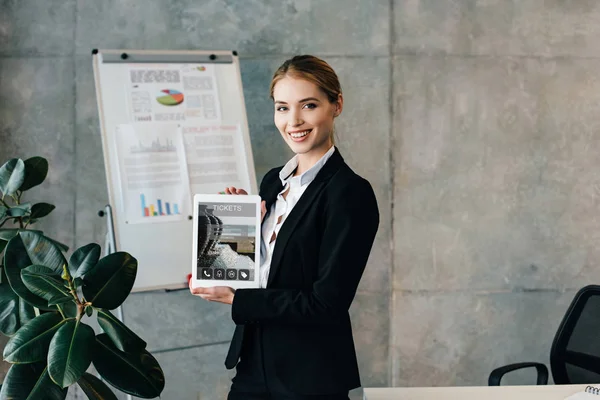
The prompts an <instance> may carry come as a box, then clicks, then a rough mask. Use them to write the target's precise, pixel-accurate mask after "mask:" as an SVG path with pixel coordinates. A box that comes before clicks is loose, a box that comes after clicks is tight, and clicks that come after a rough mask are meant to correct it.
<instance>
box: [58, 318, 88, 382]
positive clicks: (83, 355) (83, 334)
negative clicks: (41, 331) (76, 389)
mask: <svg viewBox="0 0 600 400" xmlns="http://www.w3.org/2000/svg"><path fill="white" fill-rule="evenodd" d="M93 346H94V330H93V329H92V328H91V327H89V326H88V325H86V324H84V323H83V322H80V321H76V320H69V321H68V322H67V323H66V324H64V325H63V326H62V327H60V329H59V330H58V331H57V332H56V334H55V335H54V337H53V338H52V341H51V342H50V349H49V350H48V372H50V377H51V378H52V380H53V381H54V383H56V384H57V385H58V386H60V387H63V388H65V387H67V386H69V385H72V384H73V383H75V382H77V381H78V380H79V378H81V375H83V373H84V372H85V370H86V369H87V368H88V367H89V366H90V363H91V362H92V349H93Z"/></svg>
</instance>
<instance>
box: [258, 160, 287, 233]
mask: <svg viewBox="0 0 600 400" xmlns="http://www.w3.org/2000/svg"><path fill="white" fill-rule="evenodd" d="M279 170H281V168H280V169H279ZM274 175H275V178H274V180H273V182H269V185H268V186H267V189H266V190H265V193H261V194H260V197H261V198H262V200H264V201H265V203H266V208H267V213H266V215H265V217H264V218H263V221H264V220H265V219H267V216H268V215H269V213H270V212H271V206H272V205H273V203H275V201H276V200H277V195H278V194H279V192H281V191H282V190H283V185H282V184H281V179H279V171H277V173H276V174H274ZM261 225H262V224H261Z"/></svg>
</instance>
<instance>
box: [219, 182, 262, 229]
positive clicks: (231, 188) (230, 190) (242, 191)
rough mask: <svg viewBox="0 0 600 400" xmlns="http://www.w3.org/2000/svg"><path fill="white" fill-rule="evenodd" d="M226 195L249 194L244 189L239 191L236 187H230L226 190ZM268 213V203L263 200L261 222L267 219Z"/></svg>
mask: <svg viewBox="0 0 600 400" xmlns="http://www.w3.org/2000/svg"><path fill="white" fill-rule="evenodd" d="M225 194H248V192H246V191H245V190H244V189H238V188H236V187H235V186H229V187H226V188H225ZM266 213H267V203H266V202H265V201H264V200H263V201H262V202H261V203H260V222H262V221H263V219H265V214H266Z"/></svg>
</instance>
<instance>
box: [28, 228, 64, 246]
mask: <svg viewBox="0 0 600 400" xmlns="http://www.w3.org/2000/svg"><path fill="white" fill-rule="evenodd" d="M28 232H29V230H28ZM46 239H47V240H49V241H51V242H52V243H54V245H55V246H56V247H58V248H59V249H61V250H62V251H69V246H67V245H66V244H62V243H61V242H59V241H57V240H54V239H52V238H49V237H47V236H46Z"/></svg>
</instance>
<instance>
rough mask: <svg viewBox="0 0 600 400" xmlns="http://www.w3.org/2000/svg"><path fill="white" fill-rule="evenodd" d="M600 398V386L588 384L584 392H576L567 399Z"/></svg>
mask: <svg viewBox="0 0 600 400" xmlns="http://www.w3.org/2000/svg"><path fill="white" fill-rule="evenodd" d="M586 399H587V400H594V399H595V400H599V399H600V388H597V387H594V386H588V387H586V388H585V390H584V391H583V392H578V393H575V394H574V395H571V396H569V397H567V398H566V399H565V400H586Z"/></svg>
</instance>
